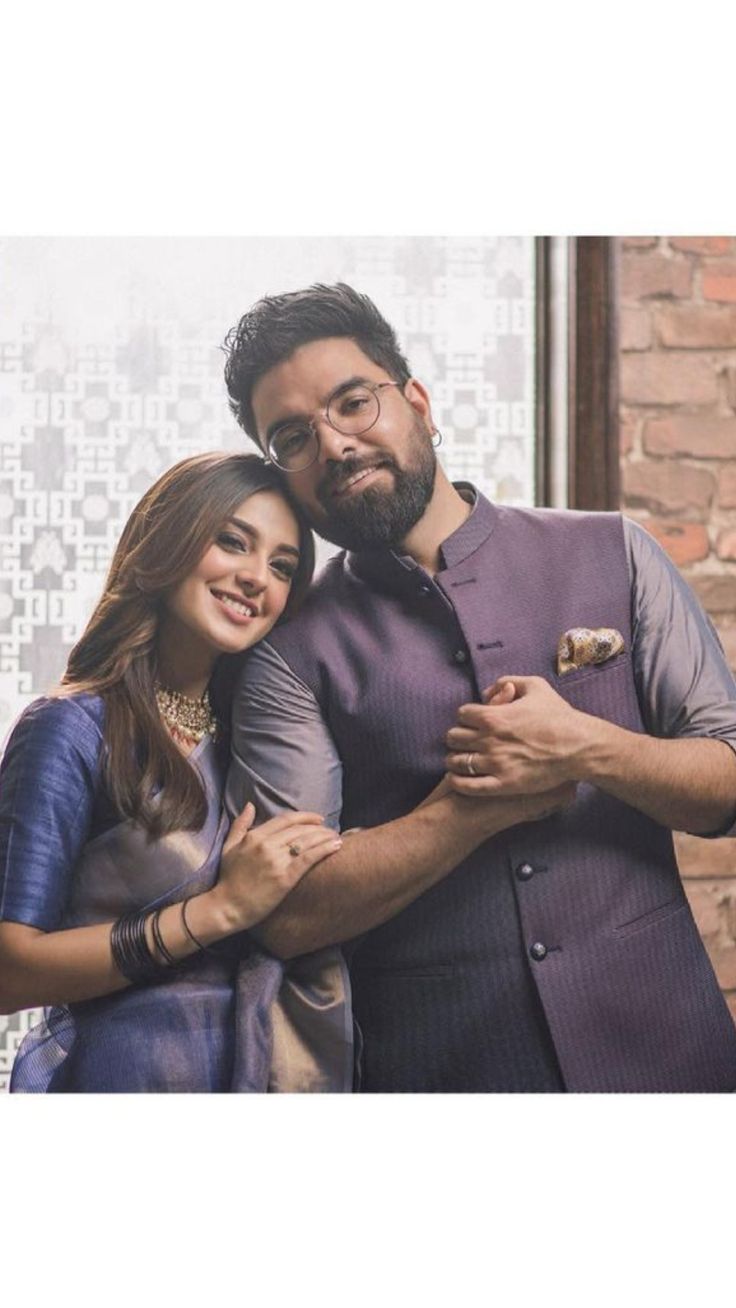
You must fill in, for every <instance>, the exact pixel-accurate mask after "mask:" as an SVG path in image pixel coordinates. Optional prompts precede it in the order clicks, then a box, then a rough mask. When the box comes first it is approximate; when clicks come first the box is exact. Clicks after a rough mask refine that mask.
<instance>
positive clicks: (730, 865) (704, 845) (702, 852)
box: [675, 831, 736, 879]
mask: <svg viewBox="0 0 736 1308" xmlns="http://www.w3.org/2000/svg"><path fill="white" fill-rule="evenodd" d="M675 850H676V851H677V862H678V864H679V868H680V871H681V873H682V875H683V877H734V878H735V879H736V842H735V841H733V840H731V839H727V838H725V837H724V838H723V839H721V840H703V839H702V838H701V837H700V836H689V835H686V834H685V832H682V831H678V832H676V833H675Z"/></svg>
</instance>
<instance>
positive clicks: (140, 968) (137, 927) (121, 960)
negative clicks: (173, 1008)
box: [110, 900, 214, 985]
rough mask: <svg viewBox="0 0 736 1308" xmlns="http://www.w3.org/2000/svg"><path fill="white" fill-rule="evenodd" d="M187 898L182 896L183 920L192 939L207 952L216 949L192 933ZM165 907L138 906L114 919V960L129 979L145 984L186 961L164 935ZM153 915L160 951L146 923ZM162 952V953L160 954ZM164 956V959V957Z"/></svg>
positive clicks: (153, 928)
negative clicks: (162, 918) (151, 910)
mask: <svg viewBox="0 0 736 1308" xmlns="http://www.w3.org/2000/svg"><path fill="white" fill-rule="evenodd" d="M185 905H186V900H182V905H181V920H182V924H183V926H184V930H185V931H186V933H187V935H188V936H189V939H190V940H191V941H192V944H194V945H196V946H197V949H200V950H204V951H206V952H207V953H210V952H214V951H210V950H209V949H208V948H207V945H203V944H202V942H201V941H200V940H197V938H196V936H195V935H194V934H193V933H192V931H191V929H190V927H189V923H188V922H187V918H186V908H185ZM162 912H163V908H158V909H156V911H155V912H154V913H153V914H149V913H147V912H146V911H145V910H142V909H135V910H134V911H133V912H132V913H125V914H123V916H122V917H119V918H118V920H117V922H115V923H113V927H112V931H111V932H110V948H111V950H112V957H113V962H114V963H115V966H116V968H117V969H118V971H119V972H120V973H122V975H123V976H124V977H127V979H128V981H131V982H132V984H133V985H141V984H143V983H145V982H147V981H154V980H155V979H156V977H158V976H160V975H161V973H162V972H166V971H168V969H169V968H170V967H174V966H175V965H176V964H177V963H183V962H184V961H185V960H184V959H177V958H174V955H173V954H172V953H171V952H170V950H168V949H167V948H166V945H165V944H164V941H163V938H162V936H161V927H160V925H159V918H160V916H161V913H162ZM149 917H151V931H152V934H153V943H154V946H155V949H156V953H154V952H153V950H152V949H151V946H150V945H149V943H148V938H147V936H146V923H147V921H148V918H149ZM156 954H158V957H156ZM161 960H163V961H161Z"/></svg>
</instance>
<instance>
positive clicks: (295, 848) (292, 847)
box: [289, 840, 302, 858]
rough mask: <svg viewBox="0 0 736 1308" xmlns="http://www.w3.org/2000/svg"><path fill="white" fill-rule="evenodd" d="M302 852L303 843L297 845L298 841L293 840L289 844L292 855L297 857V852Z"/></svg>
mask: <svg viewBox="0 0 736 1308" xmlns="http://www.w3.org/2000/svg"><path fill="white" fill-rule="evenodd" d="M301 852H302V847H301V845H297V843H296V841H295V840H292V842H291V844H290V845H289V853H290V854H291V857H292V858H296V856H297V854H301Z"/></svg>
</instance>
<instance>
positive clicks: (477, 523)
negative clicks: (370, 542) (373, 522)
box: [347, 481, 498, 582]
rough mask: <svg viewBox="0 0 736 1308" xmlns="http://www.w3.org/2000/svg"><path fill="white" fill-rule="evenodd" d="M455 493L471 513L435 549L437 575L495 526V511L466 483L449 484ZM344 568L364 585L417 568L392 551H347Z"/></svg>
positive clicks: (461, 560) (408, 558) (467, 553)
mask: <svg viewBox="0 0 736 1308" xmlns="http://www.w3.org/2000/svg"><path fill="white" fill-rule="evenodd" d="M453 486H454V487H455V490H456V491H458V492H459V494H460V495H462V497H463V499H465V500H469V501H470V502H471V506H472V507H471V510H470V513H469V514H468V516H467V518H466V519H465V521H464V522H461V524H460V526H459V527H456V529H455V531H453V532H452V534H451V535H450V536H448V537H447V539H446V540H444V541H443V542H442V544H441V545H440V549H439V554H440V571H443V570H444V569H447V568H456V567H457V566H458V564H460V563H464V562H465V560H466V559H467V558H469V557H470V555H471V554H473V553H474V552H475V550H477V549H478V548H479V547H480V546H481V545H483V544H484V543H485V541H487V540H488V537H489V536H490V535H491V532H492V531H493V529H494V527H495V525H496V516H497V512H498V511H497V509H496V507H495V505H493V504H492V503H491V501H490V500H487V499H486V497H485V495H482V494H481V493H480V491H479V490H476V488H475V486H472V485H471V483H470V482H469V481H456V482H453ZM347 563H348V568H349V569H350V571H351V572H354V573H355V574H356V575H357V576H359V577H363V578H364V579H365V580H367V581H373V582H375V581H384V582H386V581H389V580H390V579H391V578H392V577H395V578H396V579H397V580H398V579H400V578H401V577H406V576H407V575H408V574H411V573H413V572H416V571H417V570H418V569H419V568H420V565H419V564H418V563H417V561H416V559H413V558H412V557H411V555H410V554H399V553H397V551H396V550H392V549H388V548H387V549H380V550H361V551H350V553H348V556H347Z"/></svg>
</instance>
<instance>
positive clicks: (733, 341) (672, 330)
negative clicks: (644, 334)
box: [623, 304, 736, 350]
mask: <svg viewBox="0 0 736 1308" xmlns="http://www.w3.org/2000/svg"><path fill="white" fill-rule="evenodd" d="M656 323H657V330H658V333H659V339H660V341H661V342H662V344H663V345H665V346H667V347H668V348H674V349H679V350H729V349H732V348H733V347H734V346H736V308H734V309H732V308H730V307H729V306H725V305H724V306H720V305H713V304H682V305H680V304H668V305H663V306H662V307H661V308H660V309H658V310H657V314H656ZM623 348H625V347H623Z"/></svg>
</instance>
